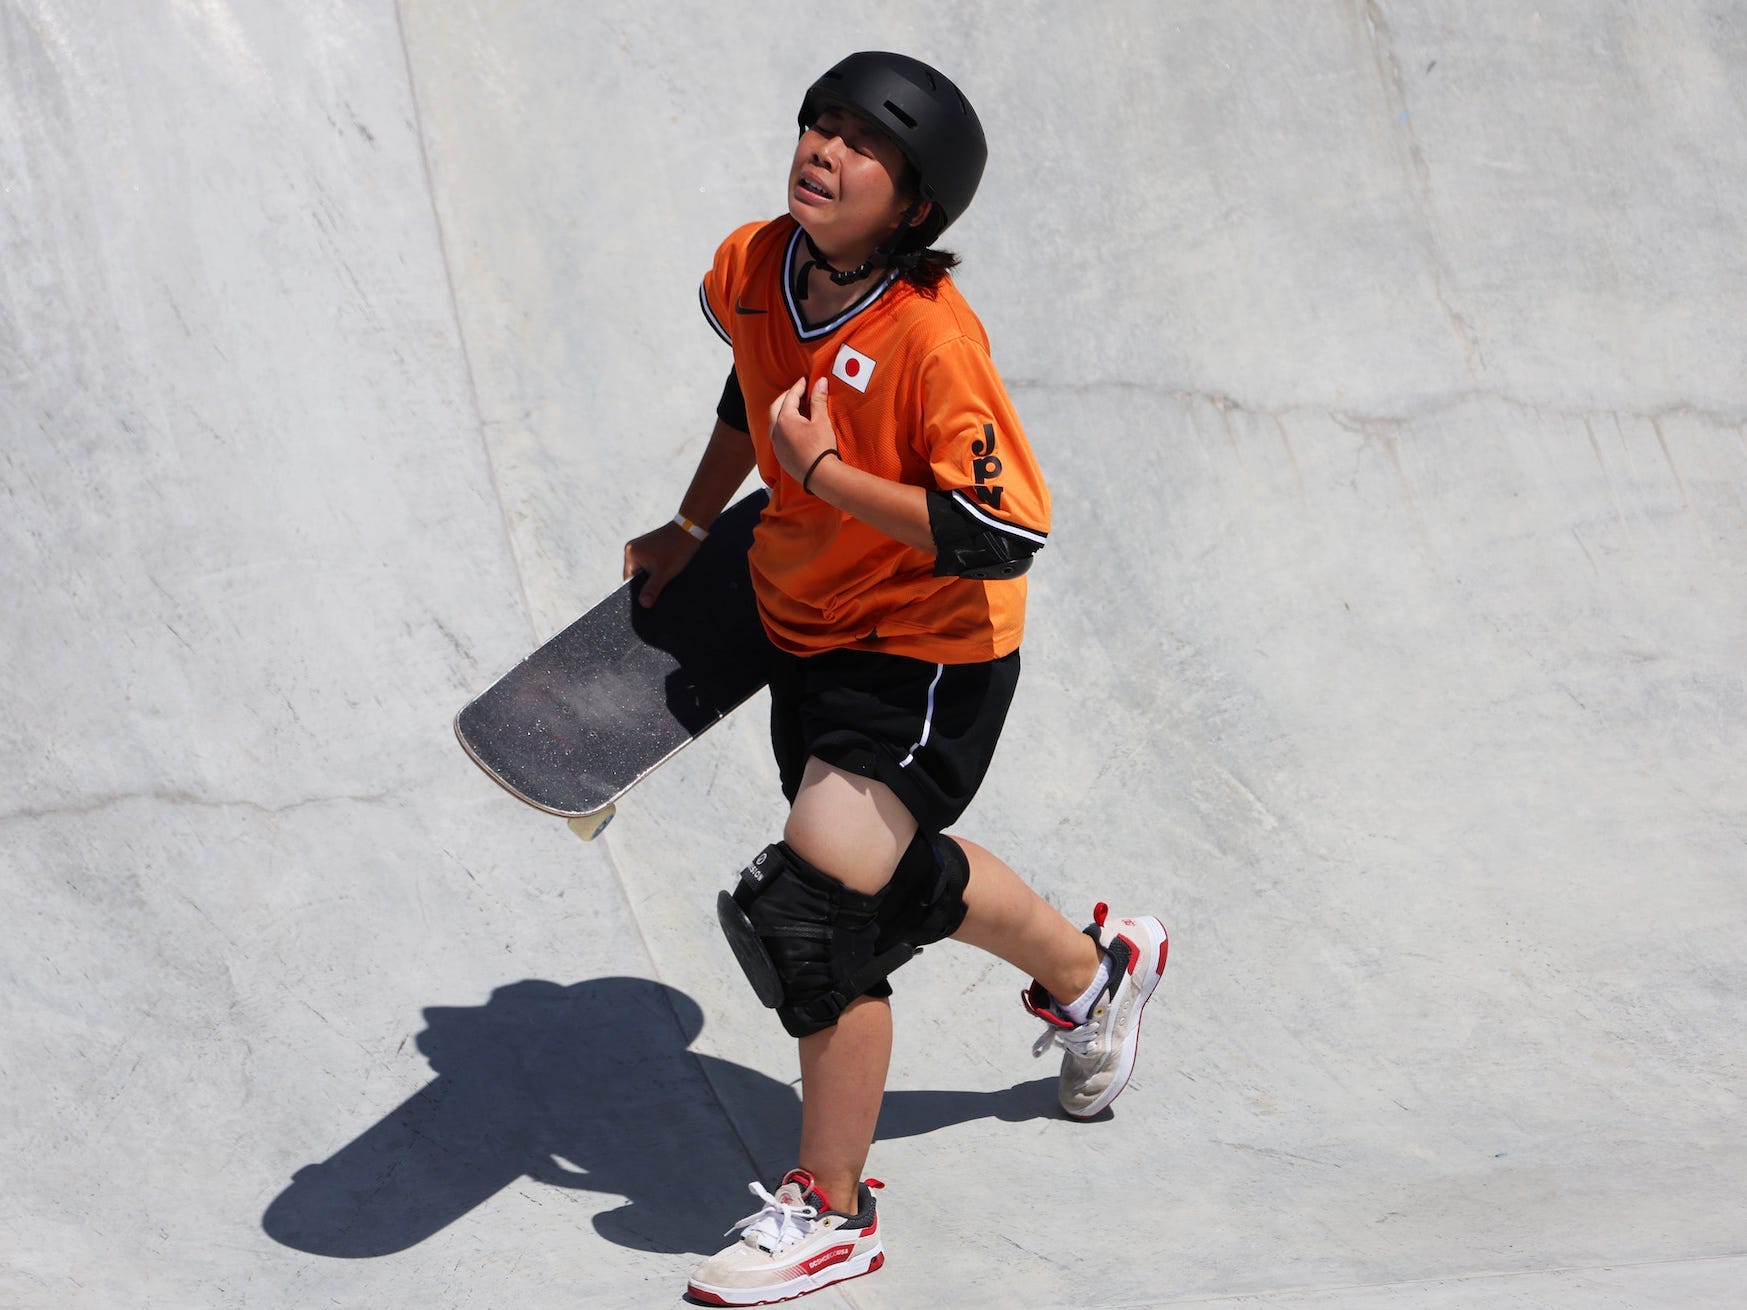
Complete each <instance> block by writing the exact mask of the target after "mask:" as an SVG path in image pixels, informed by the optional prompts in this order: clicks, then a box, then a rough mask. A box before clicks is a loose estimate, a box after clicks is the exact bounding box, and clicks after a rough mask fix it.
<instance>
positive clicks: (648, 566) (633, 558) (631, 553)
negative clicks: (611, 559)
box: [625, 523, 700, 609]
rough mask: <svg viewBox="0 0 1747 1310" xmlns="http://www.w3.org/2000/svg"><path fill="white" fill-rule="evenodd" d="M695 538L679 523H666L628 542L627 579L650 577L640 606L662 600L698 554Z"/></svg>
mask: <svg viewBox="0 0 1747 1310" xmlns="http://www.w3.org/2000/svg"><path fill="white" fill-rule="evenodd" d="M699 544H700V543H699V542H698V540H697V538H696V537H694V536H692V534H691V533H689V532H687V531H686V530H685V529H684V528H682V527H680V526H679V524H677V523H664V524H662V525H661V526H660V527H659V528H656V529H655V531H653V532H645V533H644V534H643V535H642V536H641V537H636V538H634V539H632V540H631V541H627V542H626V543H625V577H627V578H629V577H630V576H631V575H632V574H634V573H638V572H642V573H646V574H647V575H648V577H647V579H646V580H645V581H644V583H643V590H642V592H641V593H640V594H639V595H638V598H637V603H638V604H639V605H642V606H643V607H644V608H645V609H647V608H648V607H649V606H651V605H653V604H654V603H655V602H656V601H657V600H659V599H660V598H661V593H662V590H663V589H664V588H665V587H666V586H667V584H668V583H669V582H672V581H673V579H674V578H675V577H677V576H678V574H679V572H680V570H682V569H684V568H685V566H686V565H687V564H690V563H691V562H692V556H693V555H696V554H697V553H698V546H699Z"/></svg>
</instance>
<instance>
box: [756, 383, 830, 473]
mask: <svg viewBox="0 0 1747 1310" xmlns="http://www.w3.org/2000/svg"><path fill="white" fill-rule="evenodd" d="M829 381H830V379H829V378H828V377H821V378H820V379H819V380H818V381H817V382H815V383H814V384H813V390H812V392H811V394H809V393H808V391H807V379H806V378H804V377H803V378H797V379H796V380H795V384H794V386H792V387H790V388H789V389H788V390H787V391H785V392H783V393H782V395H780V396H778V397H777V398H776V400H775V402H774V403H772V405H771V407H770V444H771V445H772V446H774V447H775V448H776V458H777V462H778V463H779V464H781V465H782V466H783V471H784V472H786V473H787V474H788V475H789V476H790V477H791V478H794V479H795V480H796V481H797V482H798V481H799V480H800V479H802V478H804V477H806V476H807V470H808V469H810V468H812V467H813V461H814V460H816V459H818V458H819V456H820V455H821V454H823V453H824V452H825V451H827V450H830V449H832V448H833V447H834V446H836V445H837V432H836V430H835V429H834V428H833V427H832V426H831V415H830V413H829V411H827V409H826V407H825V393H826V391H827V389H828V383H829Z"/></svg>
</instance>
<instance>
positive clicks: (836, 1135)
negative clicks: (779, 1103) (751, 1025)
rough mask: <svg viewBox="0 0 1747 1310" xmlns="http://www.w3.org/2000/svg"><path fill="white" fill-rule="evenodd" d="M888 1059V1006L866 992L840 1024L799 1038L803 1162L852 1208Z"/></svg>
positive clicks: (838, 1201)
mask: <svg viewBox="0 0 1747 1310" xmlns="http://www.w3.org/2000/svg"><path fill="white" fill-rule="evenodd" d="M891 1058H892V1007H891V1004H890V1003H889V1002H888V1001H886V1000H884V999H876V998H875V997H872V996H864V997H862V998H861V999H860V1000H858V1001H855V1002H853V1003H851V1005H850V1007H849V1008H848V1009H847V1010H845V1011H844V1012H843V1017H842V1018H840V1019H839V1020H838V1021H837V1026H836V1027H834V1028H827V1029H826V1030H825V1031H824V1032H822V1033H814V1034H813V1035H812V1036H811V1037H803V1038H801V1154H800V1166H801V1168H803V1169H805V1170H806V1171H807V1172H808V1173H810V1174H812V1175H813V1180H814V1182H815V1183H817V1184H818V1186H819V1190H820V1191H822V1192H824V1193H825V1196H826V1198H827V1199H828V1200H829V1201H830V1202H831V1204H832V1205H833V1206H835V1207H836V1208H837V1209H839V1210H847V1211H849V1212H850V1213H854V1211H855V1209H856V1198H857V1196H858V1195H859V1191H860V1183H861V1178H862V1171H863V1170H864V1169H866V1168H867V1153H868V1151H869V1150H870V1149H871V1148H872V1146H873V1136H874V1126H875V1124H877V1123H878V1121H879V1117H880V1102H881V1100H882V1099H883V1098H884V1096H885V1091H886V1069H887V1067H888V1066H889V1065H890V1063H891Z"/></svg>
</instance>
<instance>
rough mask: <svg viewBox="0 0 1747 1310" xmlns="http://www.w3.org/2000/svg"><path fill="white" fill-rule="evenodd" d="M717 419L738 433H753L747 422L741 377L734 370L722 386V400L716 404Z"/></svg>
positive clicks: (729, 372)
mask: <svg viewBox="0 0 1747 1310" xmlns="http://www.w3.org/2000/svg"><path fill="white" fill-rule="evenodd" d="M716 417H717V418H719V419H721V420H722V422H724V423H726V424H727V425H728V426H729V427H731V428H733V429H734V431H736V432H744V433H747V434H748V435H750V434H751V432H752V424H750V423H748V422H747V421H746V396H745V393H744V392H742V391H741V390H740V375H739V374H738V373H736V372H735V371H734V370H733V369H732V368H730V369H729V370H728V380H727V381H726V382H724V383H723V384H722V398H721V399H720V400H718V401H717V402H716Z"/></svg>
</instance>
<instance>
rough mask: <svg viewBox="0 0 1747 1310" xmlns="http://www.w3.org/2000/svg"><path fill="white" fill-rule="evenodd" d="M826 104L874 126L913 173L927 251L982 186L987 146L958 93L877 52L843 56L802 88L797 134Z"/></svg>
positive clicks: (918, 64) (924, 68) (914, 62)
mask: <svg viewBox="0 0 1747 1310" xmlns="http://www.w3.org/2000/svg"><path fill="white" fill-rule="evenodd" d="M827 105H840V106H842V107H843V108H845V109H849V110H852V111H854V112H855V113H857V114H860V115H861V116H862V117H863V118H865V119H868V120H869V121H871V122H873V123H875V124H877V125H878V126H879V127H880V128H881V129H882V130H883V131H884V132H885V133H886V134H887V135H888V136H890V137H891V138H892V140H894V141H896V142H897V143H898V148H899V149H900V150H902V151H903V152H904V157H905V158H906V159H908V160H909V161H910V163H911V165H912V166H913V167H914V168H915V170H916V175H917V186H918V187H919V189H920V191H921V194H922V198H923V199H924V200H931V201H933V202H934V212H933V213H931V214H930V215H929V216H928V218H927V219H926V220H924V221H923V223H922V224H921V225H920V227H919V228H918V230H917V233H916V237H917V239H919V240H920V241H921V244H923V245H927V244H929V243H931V242H932V241H933V240H934V239H935V238H936V237H938V236H939V235H940V234H941V232H942V231H944V230H945V228H946V226H947V225H948V224H949V223H951V222H952V221H953V220H954V219H956V218H957V217H958V216H959V215H961V214H963V213H964V211H965V209H966V207H967V206H969V204H970V203H971V197H972V196H974V195H976V193H977V183H978V182H980V181H982V180H983V165H984V164H986V163H987V162H988V160H989V147H988V144H987V143H986V142H985V141H984V140H983V125H982V124H981V123H979V122H978V121H977V111H976V110H974V109H972V108H971V102H970V101H968V100H966V99H965V98H964V93H963V92H962V91H960V90H959V89H958V88H957V87H956V86H954V85H953V84H952V82H951V81H950V80H948V79H947V77H946V76H945V75H944V74H943V73H940V72H937V71H936V70H934V69H932V68H930V67H929V66H928V65H927V64H925V63H923V62H922V61H921V60H919V59H911V58H910V57H909V56H907V55H894V54H891V53H889V52H887V51H884V50H863V51H861V52H860V53H859V54H853V55H850V56H849V57H848V58H847V59H844V60H842V61H841V62H840V63H838V64H837V66H836V67H835V68H833V69H831V71H830V72H828V73H826V74H825V75H824V76H823V77H821V78H820V79H819V80H818V81H817V82H815V83H813V85H812V86H810V87H808V88H807V97H806V99H805V100H803V101H801V112H800V116H799V118H800V124H801V128H802V130H805V129H806V128H809V127H811V126H812V125H813V121H814V120H815V119H816V118H817V117H818V115H819V113H820V111H821V110H822V109H824V108H825V106H827Z"/></svg>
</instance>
